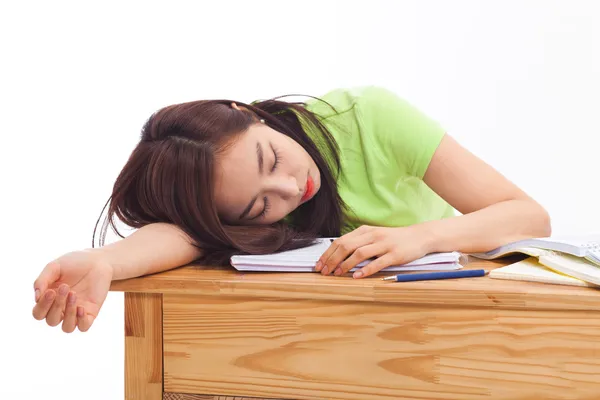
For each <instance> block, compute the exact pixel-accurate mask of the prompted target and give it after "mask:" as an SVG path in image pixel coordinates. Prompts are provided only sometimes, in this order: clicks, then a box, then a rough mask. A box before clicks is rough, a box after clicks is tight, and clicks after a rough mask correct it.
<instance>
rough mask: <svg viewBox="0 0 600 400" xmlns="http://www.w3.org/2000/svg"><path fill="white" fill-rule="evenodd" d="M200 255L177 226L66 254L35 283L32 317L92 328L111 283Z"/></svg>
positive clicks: (67, 329) (149, 229) (67, 327)
mask: <svg viewBox="0 0 600 400" xmlns="http://www.w3.org/2000/svg"><path fill="white" fill-rule="evenodd" d="M199 256H200V251H199V250H198V249H197V248H196V247H194V246H192V244H191V240H190V239H189V238H188V237H187V236H186V235H185V234H184V233H183V232H182V231H181V230H180V229H179V228H177V227H175V226H173V225H169V224H158V223H157V224H150V225H147V226H145V227H143V228H140V229H139V230H138V231H136V232H134V233H133V234H131V235H130V236H129V237H127V238H125V239H123V240H120V241H118V242H116V243H113V244H110V245H107V246H104V247H101V248H98V249H89V250H84V251H74V252H71V253H67V254H64V255H62V256H61V257H59V258H57V259H56V260H53V261H51V262H50V263H48V265H46V267H45V268H44V269H43V270H42V272H41V273H40V275H39V276H38V278H37V279H36V280H35V282H34V284H33V288H34V290H35V303H36V304H35V305H34V307H33V311H32V314H33V317H34V318H35V319H37V320H46V323H47V324H48V325H50V326H56V325H58V324H60V323H61V322H62V329H63V331H65V332H73V331H74V330H75V329H76V328H79V330H80V331H82V332H85V331H87V330H88V329H90V327H91V326H92V324H93V322H94V320H95V319H96V317H97V316H98V313H99V312H100V309H101V307H102V304H103V303H104V300H105V299H106V296H107V294H108V291H109V289H110V284H111V281H113V280H119V279H128V278H134V277H137V276H141V275H147V274H152V273H156V272H160V271H165V270H168V269H172V268H176V267H179V266H182V265H185V264H188V263H190V262H192V261H194V260H195V259H197V258H198V257H199Z"/></svg>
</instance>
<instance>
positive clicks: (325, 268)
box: [321, 265, 329, 275]
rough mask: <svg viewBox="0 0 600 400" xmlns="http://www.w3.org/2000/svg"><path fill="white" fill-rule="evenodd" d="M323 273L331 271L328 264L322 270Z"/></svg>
mask: <svg viewBox="0 0 600 400" xmlns="http://www.w3.org/2000/svg"><path fill="white" fill-rule="evenodd" d="M321 273H322V274H323V275H327V274H328V273H329V269H328V268H327V265H326V266H324V267H323V269H322V270H321Z"/></svg>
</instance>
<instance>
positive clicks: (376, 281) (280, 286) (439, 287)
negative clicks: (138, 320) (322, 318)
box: [111, 257, 600, 311]
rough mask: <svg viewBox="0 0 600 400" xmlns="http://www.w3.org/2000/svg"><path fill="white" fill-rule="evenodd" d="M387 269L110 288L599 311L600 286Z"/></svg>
mask: <svg viewBox="0 0 600 400" xmlns="http://www.w3.org/2000/svg"><path fill="white" fill-rule="evenodd" d="M519 259H520V258H516V259H515V258H514V257H513V258H508V259H504V260H499V261H482V260H476V259H473V258H469V260H468V262H467V263H466V264H465V266H464V269H480V268H483V269H485V270H487V271H490V270H492V269H494V268H498V267H502V266H504V265H507V264H510V263H512V262H515V261H517V260H519ZM388 275H391V274H390V273H389V272H388V273H380V274H376V275H374V276H372V277H368V278H363V279H353V278H352V276H351V275H350V274H347V275H346V276H342V277H335V276H322V275H321V274H318V273H278V272H266V273H265V272H239V271H236V270H235V269H233V267H206V266H200V265H194V264H192V265H188V266H184V267H180V268H176V269H173V270H170V271H166V272H162V273H158V274H153V275H147V276H143V277H139V278H134V279H128V280H123V281H114V282H113V283H112V285H111V291H121V292H144V293H178V294H196V295H207V296H244V297H254V298H278V299H305V300H332V301H366V302H382V303H406V304H420V305H423V304H430V305H432V306H433V305H438V306H464V307H496V308H498V307H499V308H526V309H570V310H596V311H600V290H598V289H593V288H586V287H576V286H564V285H552V284H544V283H535V282H523V281H511V280H501V279H492V278H489V277H487V276H486V277H480V278H464V279H448V280H438V281H420V282H389V281H387V282H384V281H382V280H381V278H382V277H384V276H388Z"/></svg>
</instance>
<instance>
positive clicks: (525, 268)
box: [489, 257, 600, 288]
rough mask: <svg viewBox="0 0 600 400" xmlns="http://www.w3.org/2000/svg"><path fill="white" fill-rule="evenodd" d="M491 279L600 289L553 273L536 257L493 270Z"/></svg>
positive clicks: (570, 277)
mask: <svg viewBox="0 0 600 400" xmlns="http://www.w3.org/2000/svg"><path fill="white" fill-rule="evenodd" d="M489 277H490V278H494V279H509V280H516V281H529V282H542V283H550V284H555V285H569V286H587V287H596V288H600V286H597V285H594V284H593V283H589V282H586V281H583V280H581V279H577V278H573V277H572V276H568V275H565V274H563V273H560V272H557V271H553V270H552V269H550V268H548V267H546V266H544V265H542V264H540V263H539V261H538V259H537V258H536V257H528V258H526V259H524V260H521V261H519V262H516V263H514V264H510V265H507V266H506V267H501V268H496V269H493V270H492V271H491V272H490V274H489Z"/></svg>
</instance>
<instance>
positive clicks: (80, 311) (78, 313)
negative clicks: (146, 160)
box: [77, 307, 83, 318]
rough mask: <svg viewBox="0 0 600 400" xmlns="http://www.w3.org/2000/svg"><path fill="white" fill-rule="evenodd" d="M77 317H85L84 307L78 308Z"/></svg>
mask: <svg viewBox="0 0 600 400" xmlns="http://www.w3.org/2000/svg"><path fill="white" fill-rule="evenodd" d="M77 316H78V317H79V318H81V317H83V307H77Z"/></svg>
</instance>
